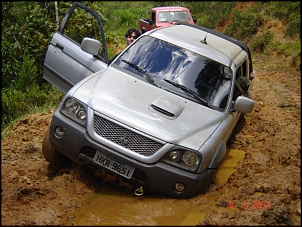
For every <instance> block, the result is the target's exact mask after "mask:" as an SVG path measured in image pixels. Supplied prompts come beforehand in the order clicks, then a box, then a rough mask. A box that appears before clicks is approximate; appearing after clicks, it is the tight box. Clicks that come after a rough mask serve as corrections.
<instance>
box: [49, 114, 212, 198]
mask: <svg viewBox="0 0 302 227" xmlns="http://www.w3.org/2000/svg"><path fill="white" fill-rule="evenodd" d="M58 126H60V127H61V128H62V129H63V131H64V135H63V136H62V137H58V136H56V135H55V134H54V130H55V128H56V127H58ZM50 142H51V144H52V146H53V147H54V148H55V150H57V151H58V152H60V153H62V154H63V155H65V156H66V157H68V158H69V159H71V160H72V161H74V162H76V163H78V164H84V165H87V166H90V167H93V168H95V169H103V168H104V167H101V166H100V165H98V164H97V163H95V162H94V161H93V157H94V154H95V152H96V151H97V150H98V151H100V152H102V153H104V154H105V155H107V156H109V157H110V158H112V159H114V160H116V161H118V162H120V163H124V164H126V165H129V166H132V167H135V171H134V173H133V176H132V178H131V179H126V178H123V177H122V178H123V181H125V182H127V183H129V184H131V185H132V186H133V187H135V188H138V187H140V186H143V187H144V191H149V192H153V193H157V194H161V195H166V196H170V197H175V198H189V197H192V196H194V195H196V194H198V193H201V192H203V191H204V190H205V189H206V187H207V186H208V184H209V183H210V180H211V179H212V177H213V175H214V174H215V172H216V171H215V170H207V171H204V172H202V173H199V174H195V173H190V172H187V171H184V170H181V169H178V168H176V167H173V166H170V165H168V164H165V163H162V162H156V163H153V164H146V163H143V162H140V161H137V160H135V159H133V158H130V157H128V156H125V155H124V154H122V153H119V152H117V151H115V150H113V149H112V148H109V147H107V146H105V145H103V144H100V143H98V142H97V141H95V140H93V139H92V138H91V137H90V136H89V135H88V133H87V130H86V128H84V127H82V126H81V125H79V124H77V123H75V122H74V121H72V120H70V119H69V118H67V117H65V116H64V115H62V114H61V113H60V112H59V109H57V110H56V111H55V113H54V115H53V118H52V122H51V125H50ZM106 171H107V172H108V170H106ZM112 175H117V174H112ZM117 177H118V178H120V177H119V176H117ZM177 182H181V183H183V184H184V190H183V191H182V192H179V191H177V190H176V189H175V184H176V183H177Z"/></svg>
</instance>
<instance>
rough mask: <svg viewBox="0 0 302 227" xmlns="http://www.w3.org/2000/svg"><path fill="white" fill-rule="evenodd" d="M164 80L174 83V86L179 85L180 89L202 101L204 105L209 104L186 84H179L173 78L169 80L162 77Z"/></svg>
mask: <svg viewBox="0 0 302 227" xmlns="http://www.w3.org/2000/svg"><path fill="white" fill-rule="evenodd" d="M164 81H166V82H168V83H170V84H172V85H174V86H175V87H179V88H180V89H181V90H183V91H185V92H186V93H188V94H190V95H192V96H193V97H194V98H196V99H198V100H200V101H202V102H203V103H204V104H205V105H207V106H209V104H208V102H207V101H206V100H204V99H203V98H201V97H200V96H199V95H198V94H197V93H196V92H195V91H192V90H191V89H190V88H187V87H186V86H184V85H182V84H179V83H177V82H175V81H173V80H169V79H164Z"/></svg>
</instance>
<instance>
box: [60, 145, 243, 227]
mask: <svg viewBox="0 0 302 227" xmlns="http://www.w3.org/2000/svg"><path fill="white" fill-rule="evenodd" d="M243 158H244V152H243V151H241V150H229V152H228V154H227V155H226V156H225V158H224V159H223V161H222V163H221V165H220V168H219V169H218V171H217V173H216V176H215V179H214V183H215V185H218V186H222V185H223V184H224V183H226V182H227V180H228V178H229V177H230V175H231V174H232V173H233V172H234V171H235V167H236V163H237V162H238V161H240V160H241V159H243ZM219 193H220V191H217V193H216V195H214V196H211V197H207V196H206V195H199V199H202V197H204V199H205V200H206V201H207V202H206V203H205V204H204V205H202V206H200V204H196V203H195V199H194V197H193V198H191V199H172V198H168V197H160V196H151V195H142V196H136V195H134V194H133V195H129V191H124V190H123V189H121V188H117V187H115V186H111V185H106V187H105V188H104V190H102V193H98V194H94V195H90V196H88V197H87V198H85V200H86V202H87V204H85V205H83V206H81V207H80V208H79V209H78V210H77V211H75V212H73V213H70V214H68V215H67V216H66V217H65V218H64V219H65V220H66V221H65V223H64V225H197V224H198V223H200V222H201V221H203V219H204V217H205V216H206V214H207V211H208V210H209V208H211V207H214V204H215V203H216V199H217V198H218V197H219V196H220V194H219Z"/></svg>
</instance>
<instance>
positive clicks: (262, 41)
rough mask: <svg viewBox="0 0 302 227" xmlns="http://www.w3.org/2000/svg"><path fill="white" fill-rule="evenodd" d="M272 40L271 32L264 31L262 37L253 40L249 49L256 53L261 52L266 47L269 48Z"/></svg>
mask: <svg viewBox="0 0 302 227" xmlns="http://www.w3.org/2000/svg"><path fill="white" fill-rule="evenodd" d="M273 38H274V34H273V33H272V32H271V31H269V30H268V31H266V32H265V33H264V34H263V35H261V36H259V37H257V38H255V39H254V41H253V42H252V44H251V49H252V50H253V51H257V52H263V51H264V50H265V48H266V47H267V46H269V45H270V44H271V43H272V41H273Z"/></svg>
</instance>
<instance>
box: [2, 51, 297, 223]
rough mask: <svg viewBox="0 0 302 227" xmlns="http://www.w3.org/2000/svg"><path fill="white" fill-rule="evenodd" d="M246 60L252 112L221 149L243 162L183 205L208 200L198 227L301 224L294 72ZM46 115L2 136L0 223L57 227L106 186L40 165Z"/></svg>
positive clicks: (268, 58)
mask: <svg viewBox="0 0 302 227" xmlns="http://www.w3.org/2000/svg"><path fill="white" fill-rule="evenodd" d="M252 57H253V59H254V69H255V70H256V78H255V79H254V83H253V88H252V93H253V98H254V100H255V108H254V110H253V111H252V112H251V113H249V114H246V115H245V116H244V119H243V120H242V121H240V122H239V125H238V126H237V128H236V131H235V133H234V134H233V135H232V137H231V140H230V141H229V143H228V148H230V149H236V150H243V151H244V152H245V156H244V158H243V159H242V160H241V161H240V162H239V163H238V164H237V166H236V171H235V172H234V173H233V174H232V175H231V177H230V178H229V180H228V182H227V183H225V184H224V185H223V186H217V185H215V184H213V183H212V184H210V186H209V188H208V191H207V192H206V194H205V195H197V196H195V197H194V198H193V199H191V200H190V201H192V203H194V204H195V205H196V206H200V207H202V205H204V204H205V203H206V202H207V200H206V199H205V198H215V204H214V205H213V206H211V208H210V209H209V210H208V211H207V215H206V216H205V217H204V219H203V221H202V222H201V223H199V225H236V226H237V225H297V226H300V225H301V197H300V196H301V154H300V152H301V87H300V85H301V74H300V71H297V70H295V69H294V67H293V62H291V60H289V59H288V58H286V57H285V56H278V55H275V54H273V55H265V54H256V53H252ZM51 116H52V113H38V114H34V115H29V116H26V117H25V118H23V119H22V120H20V121H18V122H17V123H16V124H15V125H14V126H12V127H11V128H9V129H8V130H6V131H5V132H4V133H2V138H1V190H2V191H1V196H2V200H1V225H64V223H65V222H66V215H67V214H68V213H70V212H72V211H75V210H76V209H77V208H79V207H81V206H82V205H84V204H85V203H86V201H85V200H84V199H83V196H84V195H89V194H91V195H92V194H94V193H97V192H102V188H103V186H104V184H106V183H105V182H104V181H102V180H100V179H97V178H95V177H91V176H89V175H87V174H86V173H85V171H84V170H83V169H81V168H79V167H78V166H76V165H73V164H71V165H70V166H67V167H65V168H53V167H51V166H50V165H49V163H48V162H46V160H45V159H44V158H43V156H42V153H41V147H42V139H43V134H44V131H45V130H46V128H47V126H48V125H49V123H50V120H51ZM159 206H160V204H159ZM145 224H146V222H145ZM147 224H148V223H147ZM149 224H150V225H153V224H154V223H149Z"/></svg>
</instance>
